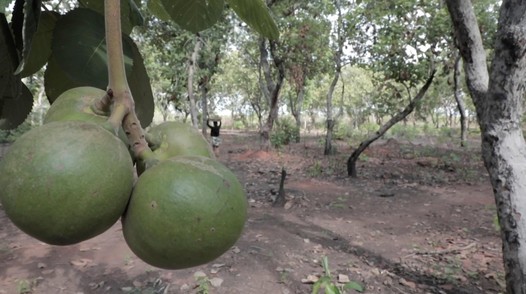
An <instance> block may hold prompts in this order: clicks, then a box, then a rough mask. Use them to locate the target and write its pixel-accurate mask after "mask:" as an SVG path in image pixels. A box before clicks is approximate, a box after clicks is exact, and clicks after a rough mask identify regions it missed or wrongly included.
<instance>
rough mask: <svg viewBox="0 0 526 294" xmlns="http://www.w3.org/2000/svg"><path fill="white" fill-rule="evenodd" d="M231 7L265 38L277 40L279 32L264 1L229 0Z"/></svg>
mask: <svg viewBox="0 0 526 294" xmlns="http://www.w3.org/2000/svg"><path fill="white" fill-rule="evenodd" d="M227 2H228V4H230V7H232V9H233V10H234V11H235V12H236V14H237V15H238V16H239V18H241V19H242V20H243V21H244V22H246V23H247V24H248V25H249V26H250V27H251V28H252V29H254V30H256V31H257V32H258V33H260V34H261V35H263V36H264V37H266V38H268V39H271V40H277V39H279V30H278V26H277V25H276V22H274V19H273V18H272V16H271V15H270V12H269V9H268V8H267V5H266V4H265V3H264V2H263V1H262V0H227Z"/></svg>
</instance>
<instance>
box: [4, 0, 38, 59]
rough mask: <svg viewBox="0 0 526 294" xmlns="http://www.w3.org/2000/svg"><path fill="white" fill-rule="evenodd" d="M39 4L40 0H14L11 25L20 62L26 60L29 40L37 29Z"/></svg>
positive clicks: (29, 44) (29, 48)
mask: <svg viewBox="0 0 526 294" xmlns="http://www.w3.org/2000/svg"><path fill="white" fill-rule="evenodd" d="M41 4H42V3H41V1H40V0H17V1H16V2H15V7H14V10H13V17H12V19H11V22H12V25H11V27H12V30H13V35H14V39H15V45H16V47H17V50H18V53H19V55H20V56H21V63H22V64H23V63H25V62H26V60H27V59H28V57H29V51H31V41H32V39H33V36H34V35H35V33H36V31H37V26H38V21H39V18H40V7H41ZM19 66H20V65H19Z"/></svg>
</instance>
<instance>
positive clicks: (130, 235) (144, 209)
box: [122, 156, 247, 269]
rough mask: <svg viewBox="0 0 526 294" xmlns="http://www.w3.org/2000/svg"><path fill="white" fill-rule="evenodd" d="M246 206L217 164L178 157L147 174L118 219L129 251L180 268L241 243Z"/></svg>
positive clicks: (240, 192) (232, 181) (238, 188)
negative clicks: (237, 242)
mask: <svg viewBox="0 0 526 294" xmlns="http://www.w3.org/2000/svg"><path fill="white" fill-rule="evenodd" d="M246 218H247V201H246V197H245V193H244V190H243V187H242V186H241V184H240V183H239V181H238V180H237V178H236V176H235V175H234V174H233V173H232V172H231V171H230V170H229V169H228V168H227V167H225V166H224V165H222V164H221V163H219V162H218V161H216V160H213V159H210V158H206V157H202V156H177V157H174V158H171V159H167V160H165V161H162V162H160V163H159V164H157V165H155V166H153V167H151V168H149V169H148V170H146V171H145V172H144V173H143V174H142V175H141V176H140V177H139V180H138V182H137V183H136V185H135V188H134V190H133V194H132V197H131V199H130V203H129V205H128V208H127V210H126V213H125V214H124V216H123V218H122V224H123V232H124V238H125V240H126V242H127V244H128V246H129V247H130V248H131V250H132V251H133V252H134V253H135V254H136V255H137V256H138V257H139V258H141V259H142V260H143V261H145V262H147V263H148V264H150V265H153V266H156V267H159V268H165V269H182V268H188V267H193V266H197V265H201V264H204V263H207V262H210V261H212V260H214V259H215V258H217V257H219V256H220V255H222V254H223V253H224V252H226V251H227V250H228V249H229V248H230V247H231V246H232V245H233V244H234V243H235V242H236V241H237V239H238V238H239V236H240V235H241V232H242V230H243V226H244V224H245V220H246Z"/></svg>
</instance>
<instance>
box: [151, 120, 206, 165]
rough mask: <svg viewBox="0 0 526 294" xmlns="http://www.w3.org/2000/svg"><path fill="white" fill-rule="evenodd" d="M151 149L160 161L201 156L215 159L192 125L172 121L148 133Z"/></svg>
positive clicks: (201, 136)
mask: <svg viewBox="0 0 526 294" xmlns="http://www.w3.org/2000/svg"><path fill="white" fill-rule="evenodd" d="M148 139H149V140H150V142H149V143H150V147H151V148H152V150H153V151H154V154H156V155H157V159H158V160H164V159H168V158H172V157H174V156H178V155H199V156H204V157H209V158H214V152H213V151H212V149H211V148H210V144H208V141H207V140H206V139H205V138H204V137H203V135H202V134H201V133H200V132H199V131H198V130H196V129H195V128H193V127H192V126H190V125H187V124H184V123H181V122H176V121H171V122H164V123H162V124H160V125H157V126H154V127H152V128H151V129H150V130H149V131H148Z"/></svg>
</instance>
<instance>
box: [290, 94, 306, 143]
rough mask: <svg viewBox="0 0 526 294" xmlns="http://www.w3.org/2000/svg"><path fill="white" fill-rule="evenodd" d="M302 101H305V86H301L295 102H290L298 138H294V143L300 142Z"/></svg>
mask: <svg viewBox="0 0 526 294" xmlns="http://www.w3.org/2000/svg"><path fill="white" fill-rule="evenodd" d="M303 100H305V85H302V87H301V89H300V90H299V92H298V93H297V97H296V102H295V103H294V102H292V101H291V102H290V104H291V112H292V116H294V120H295V121H296V128H298V136H296V143H299V142H300V140H301V138H300V136H299V134H300V133H301V132H300V130H301V112H302V106H303Z"/></svg>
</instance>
